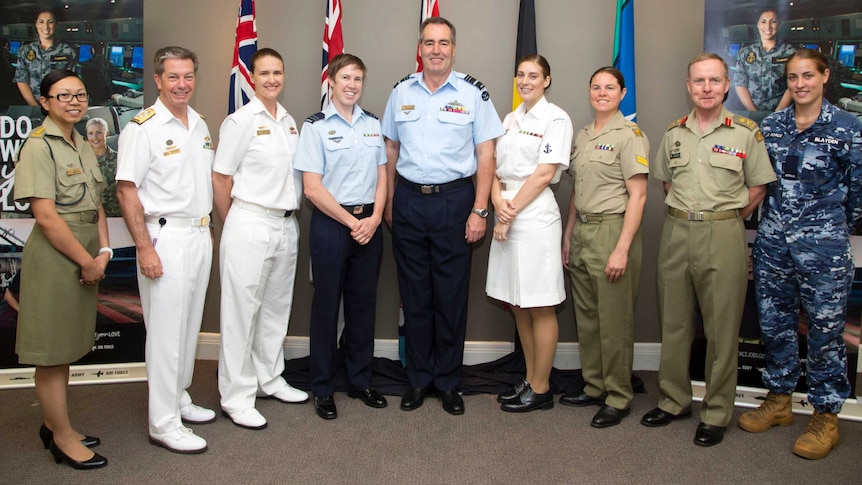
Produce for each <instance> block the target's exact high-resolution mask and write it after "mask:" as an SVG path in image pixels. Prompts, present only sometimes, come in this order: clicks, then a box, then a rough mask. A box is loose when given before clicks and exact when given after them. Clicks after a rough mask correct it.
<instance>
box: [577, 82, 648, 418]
mask: <svg viewBox="0 0 862 485" xmlns="http://www.w3.org/2000/svg"><path fill="white" fill-rule="evenodd" d="M625 94H626V85H625V80H624V79H623V75H622V73H621V72H620V71H618V70H617V69H614V68H613V67H603V68H601V69H599V70H598V71H596V72H595V73H593V76H592V77H591V78H590V104H591V105H592V107H593V109H594V110H595V112H596V117H595V121H594V122H593V123H590V124H589V125H587V126H585V127H584V128H583V129H582V130H580V131H579V132H577V133H576V138H575V148H574V153H573V155H572V164H571V167H572V168H571V171H572V174H573V175H574V179H575V180H574V191H573V192H572V197H571V200H570V202H569V215H568V218H567V220H566V227H565V230H564V232H563V243H562V245H563V247H562V258H563V264H564V265H566V266H567V267H568V269H569V274H570V276H571V280H572V290H573V292H574V294H575V323H576V324H577V326H578V341H579V343H580V350H581V368H582V372H583V376H584V381H585V382H586V387H585V388H584V391H583V392H581V393H580V394H576V395H564V396H563V397H562V398H560V403H561V404H567V405H570V406H589V405H601V406H602V407H601V409H600V410H599V412H598V413H596V415H595V417H593V420H592V422H591V423H590V425H591V426H593V427H595V428H606V427H609V426H615V425H617V424H619V422H620V421H621V420H622V419H623V418H624V417H625V416H626V415H628V414H629V407H630V405H631V401H632V397H633V391H632V385H631V373H632V354H633V353H634V307H635V302H636V301H637V294H638V280H639V279H640V266H641V233H640V225H641V219H642V218H643V211H644V204H645V203H646V190H647V173H649V166H648V162H647V156H648V154H649V142H648V141H647V138H646V136H644V134H643V132H641V131H640V129H638V125H637V124H635V123H634V122H632V121H628V120H626V119H625V117H624V116H623V115H622V113H621V112H620V110H619V106H620V101H622V99H623V97H624V96H625Z"/></svg>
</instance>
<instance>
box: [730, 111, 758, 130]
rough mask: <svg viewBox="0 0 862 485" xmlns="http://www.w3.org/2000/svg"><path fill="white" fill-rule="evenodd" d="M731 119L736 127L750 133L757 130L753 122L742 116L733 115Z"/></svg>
mask: <svg viewBox="0 0 862 485" xmlns="http://www.w3.org/2000/svg"><path fill="white" fill-rule="evenodd" d="M732 119H733V122H734V123H736V124H737V125H742V126H744V127H746V128H748V129H749V130H751V131H754V130H756V129H758V128H759V127H758V126H757V123H756V122H755V121H754V120H752V119H749V118H746V117H744V116H739V115H733V117H732Z"/></svg>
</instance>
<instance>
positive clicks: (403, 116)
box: [394, 109, 421, 123]
mask: <svg viewBox="0 0 862 485" xmlns="http://www.w3.org/2000/svg"><path fill="white" fill-rule="evenodd" d="M420 115H421V113H419V110H416V109H411V110H408V111H401V110H399V111H396V112H395V116H394V119H395V122H396V123H409V122H411V121H416V120H418V119H419V117H420Z"/></svg>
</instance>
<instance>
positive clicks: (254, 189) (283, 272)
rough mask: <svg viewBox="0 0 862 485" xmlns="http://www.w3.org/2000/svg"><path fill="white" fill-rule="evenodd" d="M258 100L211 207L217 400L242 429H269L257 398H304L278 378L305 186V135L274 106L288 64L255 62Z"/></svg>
mask: <svg viewBox="0 0 862 485" xmlns="http://www.w3.org/2000/svg"><path fill="white" fill-rule="evenodd" d="M250 68H251V73H252V74H251V79H252V82H253V83H254V85H255V96H254V98H252V100H251V101H250V102H249V103H248V104H247V105H245V106H244V107H242V108H241V109H239V110H237V111H236V112H235V113H233V114H232V115H230V116H229V117H228V118H227V119H225V121H224V123H222V126H221V130H220V131H219V147H218V151H217V153H216V158H215V163H214V165H213V174H212V177H213V197H214V203H215V206H216V209H218V213H219V215H220V217H222V218H223V221H224V230H223V232H222V237H221V246H220V252H219V266H220V268H221V345H220V347H219V372H218V374H219V377H218V383H219V393H220V394H221V408H222V412H223V413H224V414H225V415H226V416H227V417H229V418H230V419H231V421H233V423H234V424H236V425H237V426H240V427H243V428H249V429H262V428H264V427H266V419H265V418H264V417H263V416H262V415H261V414H260V413H259V412H258V411H257V410H256V409H255V407H254V404H255V396H256V393H259V394H260V395H262V396H264V395H265V396H272V397H274V398H276V399H278V400H280V401H283V402H287V403H304V402H307V401H308V394H306V393H305V392H304V391H301V390H298V389H294V388H293V387H291V386H290V385H289V384H288V383H287V382H286V381H285V380H284V378H283V377H282V376H281V373H282V371H283V370H284V351H283V347H282V345H283V343H284V337H285V335H287V324H288V320H289V319H290V308H291V304H292V302H293V281H294V276H295V274H296V259H297V253H298V251H299V224H298V222H297V220H296V217H294V216H293V211H295V210H296V209H298V208H299V204H300V197H301V195H302V185H301V184H302V178H301V176H300V175H299V174H298V173H297V172H294V169H293V159H294V155H295V154H296V144H297V141H298V140H299V132H298V131H297V129H296V122H295V121H294V119H293V117H291V116H290V115H289V114H288V113H287V112H286V111H285V109H284V107H283V106H282V105H281V104H280V103H279V102H278V95H279V94H280V93H281V91H282V89H284V62H283V60H282V58H281V55H279V53H278V52H276V51H275V50H273V49H268V48H264V49H260V50H258V51H257V52H256V53H255V54H254V55H253V56H252V58H251V66H250Z"/></svg>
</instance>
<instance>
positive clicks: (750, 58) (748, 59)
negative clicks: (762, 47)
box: [745, 52, 757, 64]
mask: <svg viewBox="0 0 862 485" xmlns="http://www.w3.org/2000/svg"><path fill="white" fill-rule="evenodd" d="M756 60H757V56H756V55H754V52H749V53H748V55H747V56H745V62H747V63H749V64H754V61H756Z"/></svg>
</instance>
